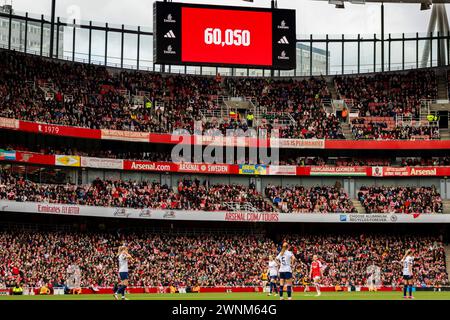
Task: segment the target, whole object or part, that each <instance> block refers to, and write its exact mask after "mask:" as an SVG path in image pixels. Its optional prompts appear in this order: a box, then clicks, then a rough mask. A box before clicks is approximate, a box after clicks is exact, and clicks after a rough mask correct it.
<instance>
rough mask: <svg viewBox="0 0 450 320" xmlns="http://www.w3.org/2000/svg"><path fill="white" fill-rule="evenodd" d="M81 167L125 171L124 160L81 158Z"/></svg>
mask: <svg viewBox="0 0 450 320" xmlns="http://www.w3.org/2000/svg"><path fill="white" fill-rule="evenodd" d="M81 166H82V167H87V168H100V169H118V170H123V160H122V159H107V158H92V157H81Z"/></svg>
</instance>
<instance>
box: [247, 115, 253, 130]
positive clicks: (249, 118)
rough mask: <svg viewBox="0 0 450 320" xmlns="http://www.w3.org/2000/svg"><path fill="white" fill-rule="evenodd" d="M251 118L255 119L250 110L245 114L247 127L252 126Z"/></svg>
mask: <svg viewBox="0 0 450 320" xmlns="http://www.w3.org/2000/svg"><path fill="white" fill-rule="evenodd" d="M253 119H255V116H254V115H253V113H251V112H250V113H249V114H247V125H248V126H249V127H253Z"/></svg>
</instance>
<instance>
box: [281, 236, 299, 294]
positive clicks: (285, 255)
mask: <svg viewBox="0 0 450 320" xmlns="http://www.w3.org/2000/svg"><path fill="white" fill-rule="evenodd" d="M288 248H289V245H288V244H287V243H286V242H285V243H283V246H282V247H281V251H280V253H279V254H278V256H277V261H279V264H280V267H279V269H278V272H279V276H280V299H281V300H283V299H284V298H283V288H284V286H285V285H286V292H287V295H288V299H289V300H291V298H292V297H291V296H292V266H293V264H294V262H295V256H294V254H293V253H292V251H289V250H288Z"/></svg>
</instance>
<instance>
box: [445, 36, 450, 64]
mask: <svg viewBox="0 0 450 320" xmlns="http://www.w3.org/2000/svg"><path fill="white" fill-rule="evenodd" d="M446 40H447V65H449V64H450V32H449V31H447V39H446Z"/></svg>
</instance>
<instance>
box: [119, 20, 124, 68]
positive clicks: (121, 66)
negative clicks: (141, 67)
mask: <svg viewBox="0 0 450 320" xmlns="http://www.w3.org/2000/svg"><path fill="white" fill-rule="evenodd" d="M124 29H125V26H124V25H122V38H121V40H120V68H121V69H123V42H124V39H123V37H124V34H125V32H124Z"/></svg>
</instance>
